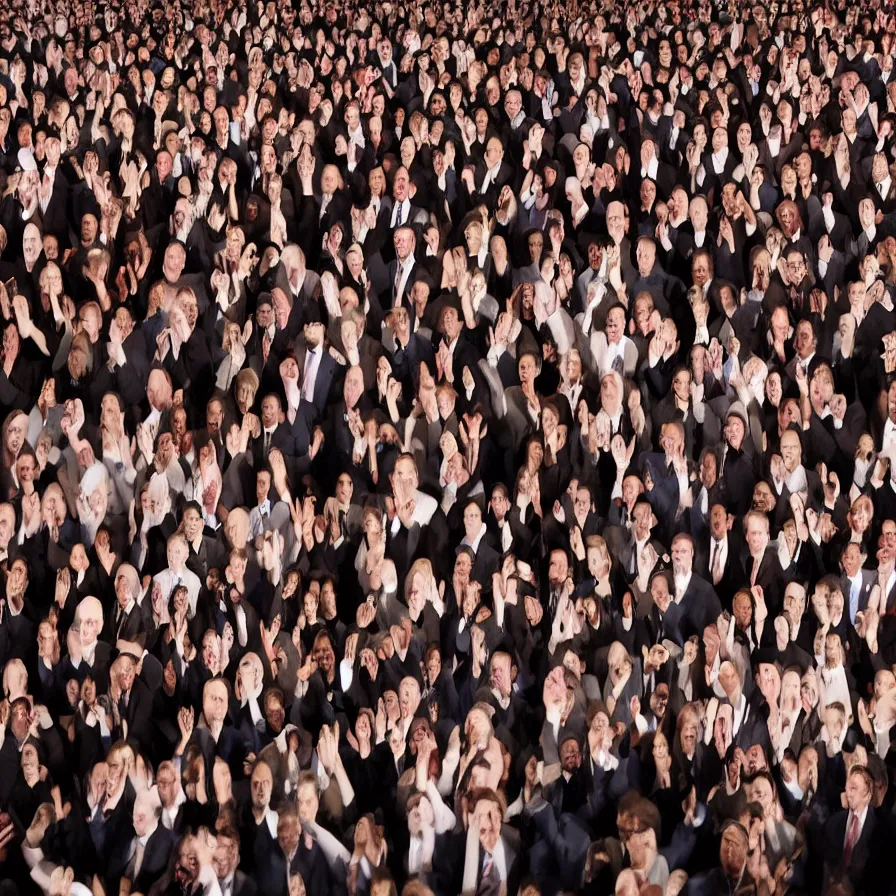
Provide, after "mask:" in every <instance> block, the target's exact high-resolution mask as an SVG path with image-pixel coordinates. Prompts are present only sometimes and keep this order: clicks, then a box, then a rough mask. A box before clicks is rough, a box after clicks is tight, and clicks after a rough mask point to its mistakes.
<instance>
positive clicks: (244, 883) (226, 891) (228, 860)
mask: <svg viewBox="0 0 896 896" xmlns="http://www.w3.org/2000/svg"><path fill="white" fill-rule="evenodd" d="M212 864H213V865H214V868H215V875H216V876H217V878H218V886H219V887H220V888H221V896H255V894H256V893H257V892H258V887H257V886H256V884H255V881H254V880H253V879H252V878H251V877H249V875H248V874H246V873H245V872H243V871H240V870H238V869H239V865H240V835H239V832H238V831H237V830H236V829H235V828H231V827H224V828H219V829H218V830H217V831H216V832H215V852H214V855H213V856H212Z"/></svg>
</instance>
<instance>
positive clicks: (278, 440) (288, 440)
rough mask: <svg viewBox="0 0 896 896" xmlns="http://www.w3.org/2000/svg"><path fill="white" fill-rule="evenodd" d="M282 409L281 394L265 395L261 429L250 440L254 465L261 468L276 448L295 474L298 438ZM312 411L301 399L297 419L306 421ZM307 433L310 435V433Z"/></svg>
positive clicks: (306, 442)
mask: <svg viewBox="0 0 896 896" xmlns="http://www.w3.org/2000/svg"><path fill="white" fill-rule="evenodd" d="M284 363H287V362H284ZM281 410H282V408H281V401H280V396H279V395H276V394H274V393H271V394H270V395H265V397H264V398H263V399H262V400H261V431H260V432H259V434H258V437H257V438H254V439H252V441H251V442H250V449H251V451H252V466H253V467H254V468H255V469H256V470H259V469H261V468H262V467H263V466H264V465H265V464H266V463H267V461H268V456H269V455H270V453H271V449H273V448H276V449H277V450H278V451H279V452H280V453H281V454H282V455H283V460H284V462H285V463H286V469H287V471H288V472H289V473H290V474H293V473H294V470H293V467H294V465H295V462H296V460H297V456H298V450H297V445H296V439H295V435H294V431H293V426H290V424H289V421H288V420H285V419H281ZM311 413H313V411H311V408H310V405H308V403H307V402H305V401H302V400H301V399H300V400H299V413H297V414H296V420H301V421H302V422H303V423H304V421H305V420H306V418H307V417H308V416H310V414H311ZM306 429H307V427H306ZM307 435H308V436H310V433H308V434H307ZM308 442H309V439H308V438H306V440H305V451H306V452H307V448H308Z"/></svg>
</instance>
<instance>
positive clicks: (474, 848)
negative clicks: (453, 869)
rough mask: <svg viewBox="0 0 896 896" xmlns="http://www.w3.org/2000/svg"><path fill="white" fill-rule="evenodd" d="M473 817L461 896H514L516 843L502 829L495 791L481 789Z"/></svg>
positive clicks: (517, 859)
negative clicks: (507, 894) (502, 894)
mask: <svg viewBox="0 0 896 896" xmlns="http://www.w3.org/2000/svg"><path fill="white" fill-rule="evenodd" d="M472 806H473V816H472V819H471V821H470V825H469V827H468V828H467V849H466V859H465V861H464V879H463V889H462V891H461V892H462V894H463V896H474V894H475V896H486V894H488V896H498V894H499V893H516V892H517V889H518V886H519V875H520V867H519V866H520V855H519V841H518V839H517V838H516V837H514V833H515V832H513V830H512V829H510V828H503V829H502V826H501V808H500V803H499V801H498V797H497V795H496V794H495V792H494V791H492V790H488V789H487V788H483V789H481V790H477V791H476V792H475V793H474V794H473V798H472Z"/></svg>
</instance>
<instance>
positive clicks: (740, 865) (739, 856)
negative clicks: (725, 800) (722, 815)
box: [685, 820, 754, 896]
mask: <svg viewBox="0 0 896 896" xmlns="http://www.w3.org/2000/svg"><path fill="white" fill-rule="evenodd" d="M749 845H750V837H749V835H748V834H747V831H746V829H745V828H744V826H743V825H742V824H741V823H740V822H738V821H732V820H729V821H726V822H725V824H724V825H723V826H722V842H721V845H720V846H719V867H718V868H713V869H712V870H710V871H704V872H703V873H702V874H698V875H697V876H696V877H692V878H691V879H690V880H689V881H688V885H687V889H686V890H685V894H686V896H734V894H737V893H750V892H753V891H754V885H753V880H752V878H751V877H750V872H749V871H747V850H748V849H749Z"/></svg>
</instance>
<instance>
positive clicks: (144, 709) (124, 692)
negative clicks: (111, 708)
mask: <svg viewBox="0 0 896 896" xmlns="http://www.w3.org/2000/svg"><path fill="white" fill-rule="evenodd" d="M119 649H120V650H122V651H125V650H127V651H136V650H138V649H139V645H137V644H129V643H127V642H119ZM138 662H139V657H136V656H134V654H133V653H130V652H129V653H125V652H122V653H120V654H119V656H118V659H116V660H115V661H114V662H113V663H112V675H113V676H116V675H117V678H118V686H119V688H120V689H121V696H120V697H119V698H118V715H119V719H120V722H121V724H120V726H119V727H120V736H121V737H122V739H124V740H129V741H133V742H134V743H136V744H138V745H139V747H140V749H141V750H146V751H147V752H148V751H149V749H150V745H151V743H152V693H151V692H150V690H149V688H148V687H147V686H146V685H145V684H144V683H143V680H142V679H141V678H138V677H137V663H138Z"/></svg>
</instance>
